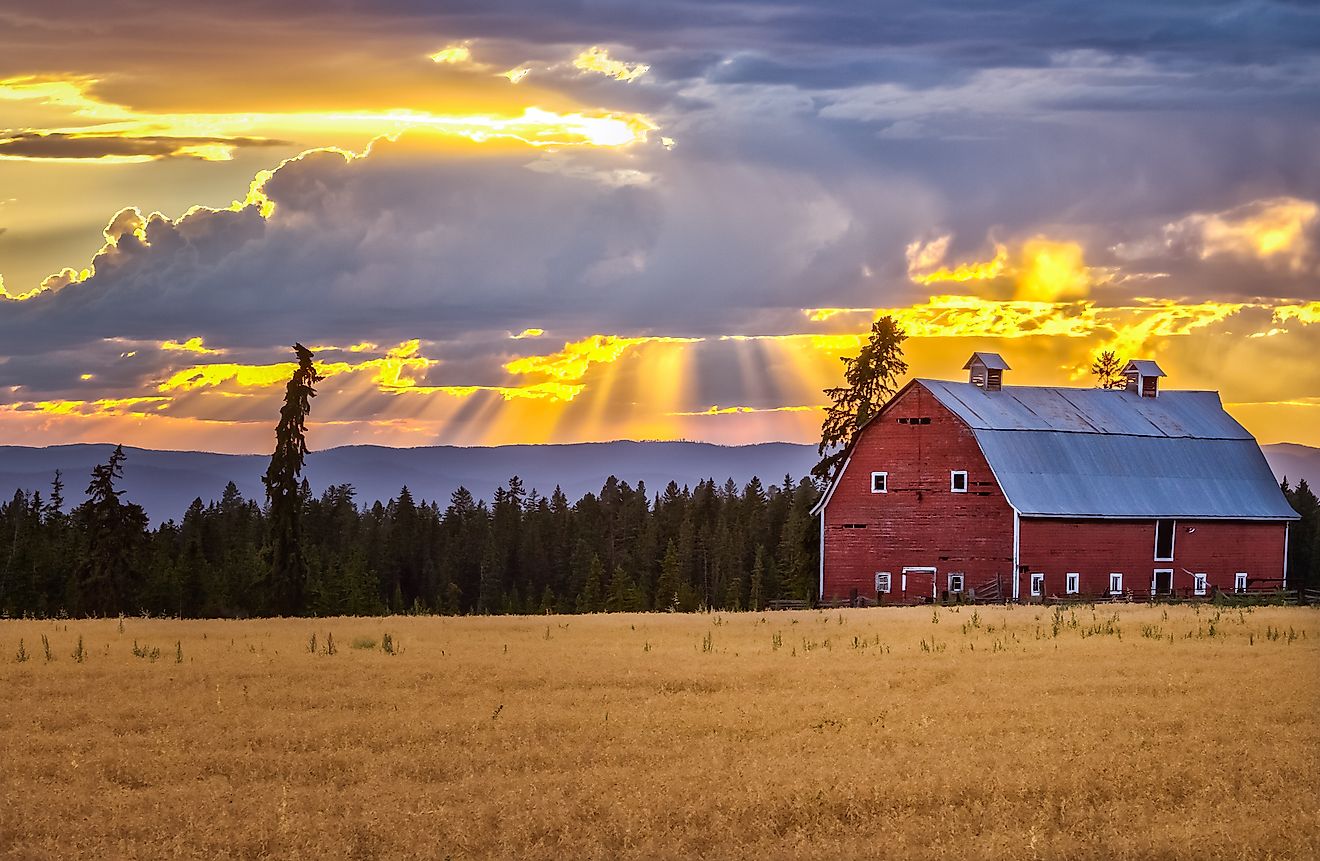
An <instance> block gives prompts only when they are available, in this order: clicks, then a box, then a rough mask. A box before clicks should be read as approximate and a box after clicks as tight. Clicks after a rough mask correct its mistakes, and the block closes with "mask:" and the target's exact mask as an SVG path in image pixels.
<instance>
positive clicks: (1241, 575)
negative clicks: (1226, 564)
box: [1233, 571, 1247, 592]
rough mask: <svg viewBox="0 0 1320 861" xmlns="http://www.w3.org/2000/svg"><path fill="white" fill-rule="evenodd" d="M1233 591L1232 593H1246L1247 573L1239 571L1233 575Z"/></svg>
mask: <svg viewBox="0 0 1320 861" xmlns="http://www.w3.org/2000/svg"><path fill="white" fill-rule="evenodd" d="M1233 591H1234V592H1245V591H1247V572H1245V571H1239V572H1238V573H1236V574H1234V575H1233Z"/></svg>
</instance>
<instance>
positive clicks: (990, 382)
mask: <svg viewBox="0 0 1320 861" xmlns="http://www.w3.org/2000/svg"><path fill="white" fill-rule="evenodd" d="M963 370H964V371H970V372H971V373H970V375H969V378H968V380H967V381H968V382H969V383H971V384H972V385H974V386H976V387H977V388H979V389H982V390H984V391H987V392H997V391H999V390H1000V389H1002V388H1003V387H1004V371H1011V370H1012V368H1010V367H1009V366H1008V362H1005V361H1004V359H1003V357H1002V356H1000V355H999V354H998V353H972V357H971V358H970V359H968V360H967V364H965V365H963Z"/></svg>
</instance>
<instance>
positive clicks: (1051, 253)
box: [907, 235, 1099, 302]
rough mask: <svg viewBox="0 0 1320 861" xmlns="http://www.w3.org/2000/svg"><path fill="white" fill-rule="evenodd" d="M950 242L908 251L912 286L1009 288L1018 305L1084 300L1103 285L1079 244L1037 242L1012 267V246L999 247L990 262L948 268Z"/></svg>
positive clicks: (1035, 238) (1027, 244) (918, 245)
mask: <svg viewBox="0 0 1320 861" xmlns="http://www.w3.org/2000/svg"><path fill="white" fill-rule="evenodd" d="M951 239H952V237H951V236H949V235H945V236H940V237H938V238H937V239H934V240H931V241H929V242H922V241H920V240H918V241H916V242H912V243H910V244H909V245H908V247H907V261H908V278H909V279H911V281H912V282H913V283H914V284H923V285H931V284H940V283H970V282H995V283H1001V282H1007V283H1011V285H1012V288H1013V298H1014V299H1018V300H1022V301H1027V302H1062V301H1070V300H1073V299H1080V298H1083V297H1084V296H1086V295H1087V294H1088V293H1089V292H1090V289H1091V286H1092V285H1093V284H1094V283H1095V282H1096V281H1097V280H1099V279H1098V278H1097V277H1096V270H1094V269H1092V268H1091V267H1088V266H1087V265H1086V260H1085V254H1084V252H1083V250H1082V246H1081V245H1080V244H1078V243H1076V242H1069V241H1058V240H1053V239H1049V238H1048V237H1045V236H1033V237H1031V238H1030V239H1028V240H1026V241H1025V242H1023V243H1022V246H1021V247H1020V248H1019V249H1018V252H1017V254H1016V262H1010V255H1009V249H1008V246H1006V245H1004V244H1003V243H998V242H997V243H995V254H994V256H993V257H992V258H990V259H989V260H980V261H972V262H969V263H960V264H958V265H956V266H945V265H943V263H944V258H945V256H946V255H947V253H948V250H949V243H950V240H951Z"/></svg>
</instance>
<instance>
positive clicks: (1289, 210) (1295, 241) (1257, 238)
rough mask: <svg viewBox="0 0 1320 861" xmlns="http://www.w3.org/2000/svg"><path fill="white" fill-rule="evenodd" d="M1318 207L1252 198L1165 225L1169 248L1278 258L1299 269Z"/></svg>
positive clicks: (1306, 253) (1308, 248)
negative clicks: (1187, 246) (1184, 246)
mask: <svg viewBox="0 0 1320 861" xmlns="http://www.w3.org/2000/svg"><path fill="white" fill-rule="evenodd" d="M1317 219H1320V206H1318V205H1317V204H1316V203H1314V202H1313V201H1309V200H1301V199H1298V198H1295V197H1276V198H1270V199H1266V200H1257V201H1253V202H1251V203H1247V204H1244V205H1242V206H1239V207H1236V208H1234V209H1228V210H1224V211H1223V212H1210V213H1202V212H1198V213H1193V214H1192V215H1189V216H1187V217H1186V218H1183V219H1181V220H1179V221H1175V222H1173V223H1172V224H1169V225H1166V226H1165V228H1164V234H1165V238H1166V241H1167V243H1168V244H1169V245H1176V244H1179V243H1188V244H1190V245H1192V246H1193V248H1194V250H1195V251H1196V253H1197V254H1198V255H1199V256H1200V257H1201V259H1203V260H1204V259H1206V258H1209V257H1213V256H1216V255H1221V254H1225V255H1230V256H1235V257H1245V258H1256V259H1260V260H1273V259H1278V260H1282V261H1283V262H1285V263H1287V265H1288V267H1289V268H1290V269H1293V270H1295V271H1300V270H1301V269H1303V268H1305V266H1306V264H1307V262H1308V260H1309V259H1310V258H1312V257H1313V251H1314V249H1313V248H1312V246H1311V235H1310V231H1311V228H1312V227H1313V226H1314V225H1315V224H1316V222H1317Z"/></svg>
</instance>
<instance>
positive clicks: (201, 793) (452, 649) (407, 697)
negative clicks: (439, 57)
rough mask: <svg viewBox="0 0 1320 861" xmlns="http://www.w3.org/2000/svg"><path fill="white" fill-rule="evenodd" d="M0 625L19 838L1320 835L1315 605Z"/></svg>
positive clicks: (849, 841)
mask: <svg viewBox="0 0 1320 861" xmlns="http://www.w3.org/2000/svg"><path fill="white" fill-rule="evenodd" d="M386 633H388V634H389V635H390V641H391V643H390V645H391V648H392V651H393V654H391V653H387V652H386V651H384V650H383V648H382V642H383V636H384V635H385V634H386ZM313 636H314V637H315V643H314V644H313V642H312V637H313ZM43 638H44V641H43ZM80 639H81V642H82V660H81V661H80V660H77V658H76V656H75V652H76V650H77V647H78V642H79V640H80ZM20 640H21V643H22V646H21V651H22V654H20ZM332 640H333V646H331V641H332ZM47 648H49V658H48V657H47ZM0 649H2V650H3V651H2V652H0V683H2V684H3V691H4V695H3V697H0V745H2V748H0V768H2V769H3V771H2V772H0V788H2V789H3V804H0V857H10V858H168V857H207V858H294V857H297V858H311V857H318V858H448V857H452V858H471V857H527V858H616V857H647V858H651V857H654V858H723V857H747V856H754V857H760V858H780V857H801V858H841V857H890V858H1092V857H1109V858H1189V859H1191V858H1198V859H1199V858H1315V857H1320V805H1317V804H1316V799H1317V798H1320V611H1317V610H1314V609H1308V608H1254V609H1241V610H1239V609H1236V608H1234V609H1228V608H1215V607H1209V606H1205V607H1200V608H1195V607H1168V608H1164V607H1159V606H1155V607H1145V606H1120V607H1113V606H1099V607H1096V608H1094V609H1093V608H1091V607H1084V606H1083V607H1077V608H1072V609H1067V608H1065V609H1062V610H1058V611H1056V610H1055V609H1053V608H1040V607H1016V608H1004V607H993V608H990V607H980V608H976V609H973V608H970V607H963V608H957V609H954V608H947V609H938V610H935V609H932V608H929V607H927V608H911V609H860V610H843V611H838V610H831V611H803V612H791V613H789V612H773V613H741V614H723V613H722V614H694V615H663V614H654V615H598V616H586V617H582V616H576V617H575V616H568V617H565V616H538V617H526V616H524V617H498V618H442V617H440V618H434V617H395V618H387V619H343V618H340V619H318V620H310V619H297V620H288V619H284V620H268V621H171V620H155V619H150V620H149V619H134V618H130V619H125V620H123V621H122V622H120V621H119V620H114V619H110V620H95V621H76V622H63V621H60V622H55V621H40V622H38V621H5V622H0ZM21 658H25V659H21Z"/></svg>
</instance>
